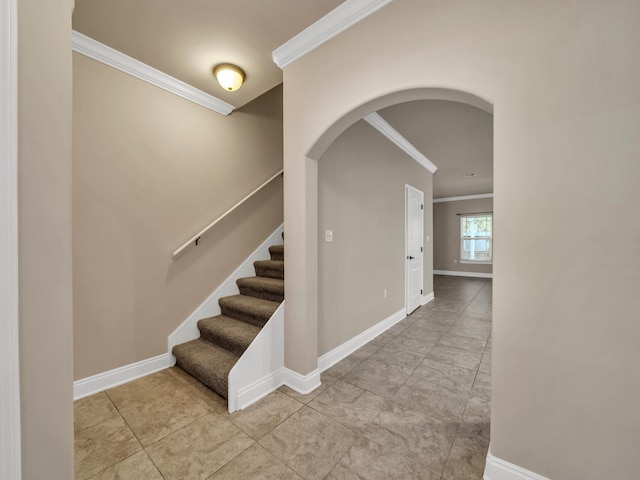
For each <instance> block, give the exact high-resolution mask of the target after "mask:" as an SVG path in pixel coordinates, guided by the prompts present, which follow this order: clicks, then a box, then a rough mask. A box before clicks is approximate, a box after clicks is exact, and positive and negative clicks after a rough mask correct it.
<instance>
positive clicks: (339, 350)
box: [318, 294, 433, 372]
mask: <svg viewBox="0 0 640 480" xmlns="http://www.w3.org/2000/svg"><path fill="white" fill-rule="evenodd" d="M432 295H433V294H432ZM406 316H407V311H406V309H405V308H404V307H403V308H402V310H398V311H397V312H396V313H394V314H392V315H390V316H389V317H387V318H385V319H384V320H382V321H381V322H379V323H376V324H375V325H374V326H373V327H370V328H368V329H367V330H365V331H364V332H362V333H360V334H359V335H356V336H355V337H353V338H352V339H351V340H347V341H346V342H344V343H343V344H342V345H340V346H338V347H336V348H334V349H333V350H331V351H329V352H327V353H325V354H324V355H322V356H321V357H320V358H318V370H319V371H320V372H324V371H325V370H326V369H328V368H330V367H332V366H334V365H335V364H336V363H338V362H339V361H340V360H342V359H344V358H346V357H348V356H349V355H351V354H352V353H353V352H355V351H356V350H358V349H359V348H360V347H362V346H364V345H366V344H367V343H369V342H370V341H371V340H373V339H374V338H376V337H377V336H378V335H380V334H381V333H384V332H385V331H386V330H388V329H390V328H391V327H393V326H394V325H395V324H396V323H398V322H399V321H401V320H403V319H404V318H405V317H406Z"/></svg>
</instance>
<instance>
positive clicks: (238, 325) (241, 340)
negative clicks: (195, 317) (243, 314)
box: [198, 315, 260, 356]
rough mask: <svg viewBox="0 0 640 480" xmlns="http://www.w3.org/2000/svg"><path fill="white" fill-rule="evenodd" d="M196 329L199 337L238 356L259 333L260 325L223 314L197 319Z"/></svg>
mask: <svg viewBox="0 0 640 480" xmlns="http://www.w3.org/2000/svg"><path fill="white" fill-rule="evenodd" d="M198 329H199V330H200V337H202V338H203V339H205V340H206V341H208V342H211V343H213V344H215V345H218V346H219V347H222V348H224V349H225V350H228V351H230V352H231V353H233V354H235V355H238V356H240V355H242V354H243V353H244V351H245V350H246V349H247V348H248V347H249V345H250V344H251V342H252V341H253V339H254V338H256V335H258V333H260V327H258V326H256V325H252V324H250V323H247V322H243V321H242V320H237V319H235V318H231V317H227V316H225V315H217V316H215V317H209V318H203V319H202V320H199V321H198Z"/></svg>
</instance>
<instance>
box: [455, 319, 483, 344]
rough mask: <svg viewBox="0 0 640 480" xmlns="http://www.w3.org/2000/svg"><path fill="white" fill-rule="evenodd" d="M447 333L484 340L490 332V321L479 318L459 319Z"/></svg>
mask: <svg viewBox="0 0 640 480" xmlns="http://www.w3.org/2000/svg"><path fill="white" fill-rule="evenodd" d="M449 333H453V334H455V335H462V336H464V337H473V338H477V339H479V340H484V341H486V340H487V339H488V338H489V335H490V334H491V323H489V322H483V321H480V320H468V319H459V320H458V321H457V322H456V323H455V324H453V325H452V327H451V330H450V331H449Z"/></svg>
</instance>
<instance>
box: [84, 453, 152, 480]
mask: <svg viewBox="0 0 640 480" xmlns="http://www.w3.org/2000/svg"><path fill="white" fill-rule="evenodd" d="M91 480H164V478H163V477H162V475H160V472H158V469H157V468H156V466H155V465H154V464H153V462H152V461H151V459H150V458H149V456H148V455H147V453H146V452H145V451H144V450H142V451H140V452H138V453H136V454H135V455H132V456H130V457H129V458H127V459H126V460H123V461H121V462H120V463H116V464H115V465H114V466H113V467H109V468H107V469H106V470H105V471H103V472H102V473H99V474H98V475H96V476H94V477H91Z"/></svg>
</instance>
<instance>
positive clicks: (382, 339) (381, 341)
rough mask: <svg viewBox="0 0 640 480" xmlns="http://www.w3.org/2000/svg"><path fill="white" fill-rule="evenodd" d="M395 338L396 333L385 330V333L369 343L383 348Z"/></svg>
mask: <svg viewBox="0 0 640 480" xmlns="http://www.w3.org/2000/svg"><path fill="white" fill-rule="evenodd" d="M396 336H397V334H396V333H394V332H390V331H389V330H387V331H386V332H383V333H381V334H380V335H378V336H377V337H376V338H374V339H373V340H371V342H370V343H373V344H374V345H380V346H384V345H386V344H387V343H389V342H390V341H391V340H393V339H394V338H396Z"/></svg>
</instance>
